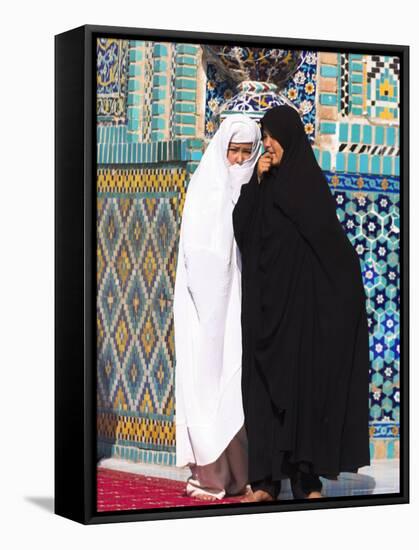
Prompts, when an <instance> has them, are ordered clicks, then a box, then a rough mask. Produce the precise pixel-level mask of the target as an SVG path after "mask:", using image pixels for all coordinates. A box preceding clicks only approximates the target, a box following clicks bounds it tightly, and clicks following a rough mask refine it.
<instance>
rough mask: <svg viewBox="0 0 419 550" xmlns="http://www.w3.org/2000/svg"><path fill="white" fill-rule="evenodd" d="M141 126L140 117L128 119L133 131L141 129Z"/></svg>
mask: <svg viewBox="0 0 419 550" xmlns="http://www.w3.org/2000/svg"><path fill="white" fill-rule="evenodd" d="M139 127H140V122H139V120H138V118H131V119H128V130H130V131H131V132H135V131H136V130H138V129H139Z"/></svg>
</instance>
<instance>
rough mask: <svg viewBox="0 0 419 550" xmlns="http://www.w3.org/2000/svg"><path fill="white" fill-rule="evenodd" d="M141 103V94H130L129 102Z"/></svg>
mask: <svg viewBox="0 0 419 550" xmlns="http://www.w3.org/2000/svg"><path fill="white" fill-rule="evenodd" d="M139 103H140V96H139V95H138V94H132V93H131V94H128V98H127V104H128V105H138V104H139Z"/></svg>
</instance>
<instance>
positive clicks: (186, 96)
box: [175, 90, 196, 101]
mask: <svg viewBox="0 0 419 550" xmlns="http://www.w3.org/2000/svg"><path fill="white" fill-rule="evenodd" d="M175 100H181V101H195V100H196V92H194V91H191V92H187V91H185V90H176V93H175Z"/></svg>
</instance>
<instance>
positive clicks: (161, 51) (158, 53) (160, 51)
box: [153, 44, 167, 57]
mask: <svg viewBox="0 0 419 550" xmlns="http://www.w3.org/2000/svg"><path fill="white" fill-rule="evenodd" d="M153 55H154V56H155V57H164V56H165V55H167V46H164V45H163V44H155V46H154V50H153Z"/></svg>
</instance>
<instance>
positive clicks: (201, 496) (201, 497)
mask: <svg viewBox="0 0 419 550" xmlns="http://www.w3.org/2000/svg"><path fill="white" fill-rule="evenodd" d="M193 498H197V499H198V500H217V498H216V497H213V496H212V495H204V494H196V495H193Z"/></svg>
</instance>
